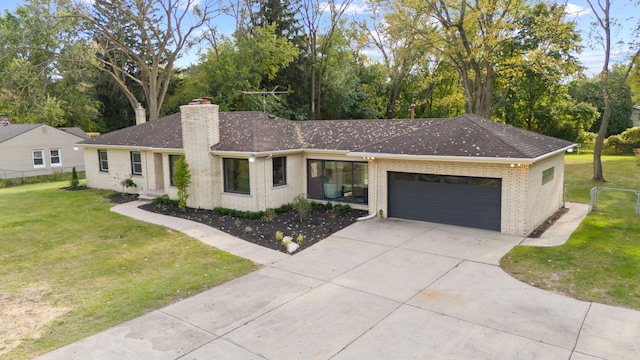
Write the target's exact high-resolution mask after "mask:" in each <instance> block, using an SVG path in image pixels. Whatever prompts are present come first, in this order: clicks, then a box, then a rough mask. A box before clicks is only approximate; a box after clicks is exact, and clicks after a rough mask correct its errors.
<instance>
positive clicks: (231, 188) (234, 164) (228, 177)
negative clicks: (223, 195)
mask: <svg viewBox="0 0 640 360" xmlns="http://www.w3.org/2000/svg"><path fill="white" fill-rule="evenodd" d="M223 162H224V164H223V166H224V191H226V192H234V193H240V194H249V192H250V191H249V190H250V184H249V160H248V159H223Z"/></svg>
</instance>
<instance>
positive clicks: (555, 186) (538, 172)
mask: <svg viewBox="0 0 640 360" xmlns="http://www.w3.org/2000/svg"><path fill="white" fill-rule="evenodd" d="M552 167H553V168H554V172H553V174H554V176H553V180H552V181H550V182H548V183H546V184H544V185H542V172H543V171H544V170H546V169H549V168H552ZM563 194H564V154H563V153H560V154H558V155H556V156H554V157H552V158H549V159H545V160H543V161H541V162H538V163H535V164H533V165H532V166H531V168H530V170H529V179H528V195H529V207H528V224H529V228H527V229H526V230H527V231H526V232H527V234H528V233H531V231H533V230H535V229H536V227H537V226H538V225H540V224H541V223H542V222H543V221H544V220H546V219H547V218H548V217H549V216H551V215H552V214H553V213H554V212H556V211H557V210H558V209H560V208H561V207H562V205H563Z"/></svg>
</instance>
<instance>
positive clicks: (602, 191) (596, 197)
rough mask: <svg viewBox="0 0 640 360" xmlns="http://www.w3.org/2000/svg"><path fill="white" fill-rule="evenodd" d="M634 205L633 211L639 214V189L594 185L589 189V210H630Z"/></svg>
mask: <svg viewBox="0 0 640 360" xmlns="http://www.w3.org/2000/svg"><path fill="white" fill-rule="evenodd" d="M634 205H635V213H636V214H638V215H640V191H638V190H630V189H616V188H608V187H599V186H596V187H594V188H592V189H591V192H590V196H589V212H592V211H593V210H603V209H605V210H606V209H615V210H617V211H624V209H625V208H627V209H630V210H631V209H633V207H634Z"/></svg>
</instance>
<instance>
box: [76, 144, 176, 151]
mask: <svg viewBox="0 0 640 360" xmlns="http://www.w3.org/2000/svg"><path fill="white" fill-rule="evenodd" d="M74 146H78V147H82V148H89V149H117V150H131V149H135V150H146V151H156V152H183V149H182V148H158V147H152V146H137V145H105V144H80V143H76V144H74Z"/></svg>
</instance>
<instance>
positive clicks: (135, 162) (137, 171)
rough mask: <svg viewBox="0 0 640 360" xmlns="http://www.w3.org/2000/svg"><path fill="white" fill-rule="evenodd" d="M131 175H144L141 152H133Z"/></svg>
mask: <svg viewBox="0 0 640 360" xmlns="http://www.w3.org/2000/svg"><path fill="white" fill-rule="evenodd" d="M131 173H132V174H133V175H142V155H140V152H139V151H132V152H131Z"/></svg>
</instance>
